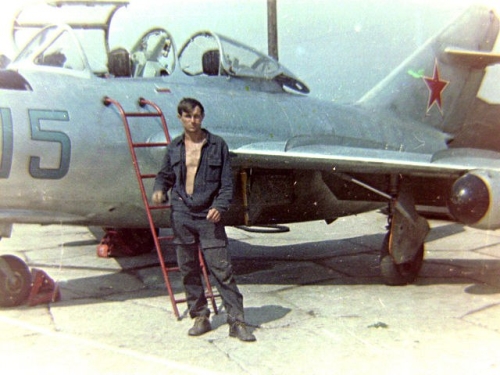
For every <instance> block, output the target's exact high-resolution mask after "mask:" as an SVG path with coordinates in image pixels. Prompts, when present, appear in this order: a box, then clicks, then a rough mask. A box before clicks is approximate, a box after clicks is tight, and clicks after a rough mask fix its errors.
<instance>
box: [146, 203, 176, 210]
mask: <svg viewBox="0 0 500 375" xmlns="http://www.w3.org/2000/svg"><path fill="white" fill-rule="evenodd" d="M170 207H171V206H170V205H169V204H168V205H164V206H149V207H148V208H149V209H150V210H168V209H170Z"/></svg>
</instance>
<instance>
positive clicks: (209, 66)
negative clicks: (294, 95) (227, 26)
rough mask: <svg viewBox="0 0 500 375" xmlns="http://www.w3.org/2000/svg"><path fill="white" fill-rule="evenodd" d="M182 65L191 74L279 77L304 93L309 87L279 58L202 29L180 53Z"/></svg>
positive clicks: (278, 79)
mask: <svg viewBox="0 0 500 375" xmlns="http://www.w3.org/2000/svg"><path fill="white" fill-rule="evenodd" d="M179 64H180V67H181V69H182V71H183V72H184V73H186V74H188V75H191V76H195V75H201V74H205V75H209V76H212V75H213V76H216V75H227V76H233V77H247V78H257V79H258V78H260V79H267V80H276V81H278V82H279V83H280V84H281V85H283V86H286V87H288V88H290V89H292V90H295V91H299V92H302V93H308V92H309V89H308V88H307V86H306V85H305V84H303V83H302V82H300V81H299V80H298V79H297V78H296V77H294V75H293V74H292V73H291V72H290V71H288V70H287V69H286V68H285V67H284V66H283V65H281V64H280V63H279V62H277V61H276V60H274V59H272V58H270V57H269V56H266V55H264V54H262V53H260V52H258V51H257V50H255V49H253V48H251V47H248V46H246V45H244V44H241V43H239V42H237V41H235V40H233V39H230V38H228V37H225V36H222V35H219V34H215V33H211V32H208V31H203V32H199V33H197V34H195V35H193V36H192V37H191V38H190V39H189V40H188V41H187V42H186V44H184V46H183V47H182V48H181V50H180V52H179Z"/></svg>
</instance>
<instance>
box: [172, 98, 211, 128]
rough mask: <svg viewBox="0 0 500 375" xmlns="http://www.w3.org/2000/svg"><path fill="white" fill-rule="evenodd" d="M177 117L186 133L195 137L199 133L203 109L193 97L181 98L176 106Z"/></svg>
mask: <svg viewBox="0 0 500 375" xmlns="http://www.w3.org/2000/svg"><path fill="white" fill-rule="evenodd" d="M177 117H179V120H180V121H181V123H182V126H183V128H184V132H185V133H186V134H189V135H192V136H197V137H198V136H199V135H200V134H201V124H202V122H203V118H204V117H205V109H204V108H203V105H202V104H201V103H200V102H199V101H198V100H196V99H193V98H184V99H182V100H181V101H180V102H179V105H178V106H177Z"/></svg>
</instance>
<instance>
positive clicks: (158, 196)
mask: <svg viewBox="0 0 500 375" xmlns="http://www.w3.org/2000/svg"><path fill="white" fill-rule="evenodd" d="M152 200H153V203H154V204H156V205H160V204H162V203H165V202H166V201H167V197H166V196H165V194H164V193H163V191H161V190H157V191H155V192H153V199H152Z"/></svg>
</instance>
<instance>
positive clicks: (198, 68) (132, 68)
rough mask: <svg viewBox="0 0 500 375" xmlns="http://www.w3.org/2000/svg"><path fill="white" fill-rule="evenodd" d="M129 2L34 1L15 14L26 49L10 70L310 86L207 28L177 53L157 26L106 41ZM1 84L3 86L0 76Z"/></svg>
mask: <svg viewBox="0 0 500 375" xmlns="http://www.w3.org/2000/svg"><path fill="white" fill-rule="evenodd" d="M126 5H128V2H125V1H85V0H79V1H49V2H47V3H45V4H42V5H41V6H43V7H45V8H44V10H42V9H39V8H37V7H38V6H35V7H33V6H31V7H29V8H27V10H26V11H24V10H23V11H22V12H19V14H18V16H17V18H16V20H15V22H14V28H13V39H14V42H15V43H16V45H23V44H25V47H24V48H23V49H22V50H21V52H20V53H19V54H18V55H17V57H16V58H15V59H14V61H13V62H12V63H11V64H9V65H8V69H9V70H14V71H17V72H18V73H19V74H23V71H25V70H26V71H28V70H29V71H42V72H53V73H55V74H64V75H71V76H75V77H81V78H92V77H100V78H131V79H139V78H141V79H142V78H147V79H148V78H155V77H166V76H177V77H179V76H180V77H194V76H204V77H221V76H225V77H226V78H238V79H244V80H246V81H248V82H250V81H253V82H268V83H269V84H271V83H272V85H274V87H276V89H289V90H292V91H295V92H299V93H308V92H309V89H308V87H307V86H306V85H305V84H304V83H302V82H301V81H300V80H299V79H298V78H296V77H295V76H294V75H293V74H292V73H291V72H290V71H288V70H287V69H286V68H285V67H283V66H282V65H281V64H280V63H279V62H277V61H275V60H274V59H272V58H270V57H269V56H267V55H265V54H262V53H260V52H258V51H257V50H255V49H253V48H251V47H248V46H245V45H243V44H241V43H239V42H236V41H234V40H232V39H230V38H227V37H224V36H222V35H218V34H215V33H211V32H208V31H204V32H199V33H196V34H194V35H193V36H192V37H191V38H189V39H188V41H187V42H186V43H185V44H184V45H183V47H182V48H181V49H180V52H179V54H178V55H177V51H176V46H175V43H174V41H173V38H172V36H171V35H170V33H169V32H168V31H166V30H165V29H163V28H161V27H156V28H152V29H150V30H148V31H146V32H145V33H144V34H143V35H142V36H140V37H139V39H138V40H137V41H136V42H135V43H134V44H132V43H131V44H130V46H128V48H126V47H123V46H110V30H111V29H110V26H111V20H112V18H113V16H114V14H115V13H116V12H117V11H118V10H119V9H120V8H122V7H125V6H126ZM40 15H43V22H42V21H40V18H41V17H40ZM49 15H51V16H49ZM56 21H57V22H56ZM49 23H51V24H49ZM35 32H38V33H36V34H34V33H35ZM26 41H28V42H27V43H26ZM184 79H186V78H184ZM0 87H1V88H7V87H6V86H4V85H2V84H1V82H0ZM260 87H264V86H260Z"/></svg>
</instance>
